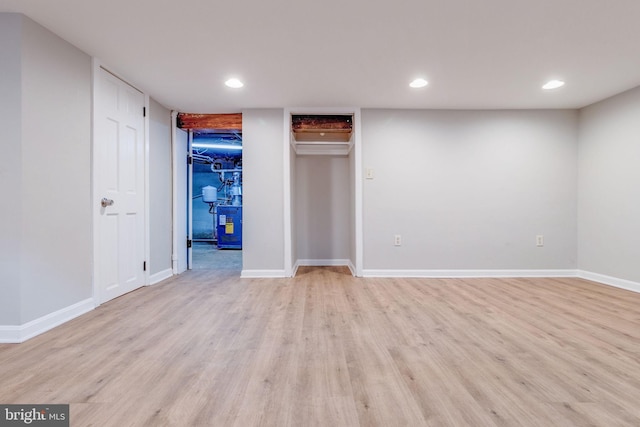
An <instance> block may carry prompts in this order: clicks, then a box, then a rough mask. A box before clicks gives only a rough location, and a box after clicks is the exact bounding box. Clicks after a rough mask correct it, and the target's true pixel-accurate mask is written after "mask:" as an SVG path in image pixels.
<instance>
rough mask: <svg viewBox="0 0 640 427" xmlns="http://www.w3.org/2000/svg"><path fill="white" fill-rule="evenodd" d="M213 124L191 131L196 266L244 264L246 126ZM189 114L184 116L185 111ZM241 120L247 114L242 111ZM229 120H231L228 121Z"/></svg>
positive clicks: (239, 266) (193, 266)
mask: <svg viewBox="0 0 640 427" xmlns="http://www.w3.org/2000/svg"><path fill="white" fill-rule="evenodd" d="M202 116H204V117H205V118H206V119H208V122H207V123H209V124H208V126H212V124H213V125H215V126H217V127H208V128H203V127H202V126H205V125H207V124H206V123H203V124H201V126H200V127H194V128H191V129H190V132H191V138H190V140H191V159H192V165H191V168H190V169H191V174H190V175H191V179H190V180H189V182H190V187H191V188H190V190H191V206H190V208H191V209H190V211H191V215H190V218H191V220H190V221H191V227H190V228H191V241H192V244H191V262H190V266H189V268H191V269H215V270H236V271H241V270H242V213H243V212H242V209H243V206H242V181H243V180H242V173H243V170H242V128H241V127H239V126H235V127H234V128H220V125H219V121H216V119H228V117H227V116H229V115H215V114H213V115H202ZM183 120H184V117H183ZM240 124H241V116H240ZM224 126H229V125H228V123H226V124H224Z"/></svg>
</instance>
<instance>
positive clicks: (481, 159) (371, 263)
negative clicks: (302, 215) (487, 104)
mask: <svg viewBox="0 0 640 427" xmlns="http://www.w3.org/2000/svg"><path fill="white" fill-rule="evenodd" d="M577 129H578V113H577V112H576V111H568V110H557V111H437V110H362V150H363V162H364V164H363V168H373V169H374V173H375V178H374V179H372V180H365V182H364V190H363V191H364V268H365V270H366V269H386V270H415V269H417V270H443V269H447V270H468V269H471V270H478V269H483V270H484V269H490V270H491V269H500V270H504V269H507V270H514V269H527V270H531V269H575V268H576V266H577V260H576V253H577V250H576V249H577V248H576V242H577V235H576V234H577V231H576V219H577V198H576V195H577V152H578V151H577V150H578V139H577ZM396 234H400V235H401V236H402V246H399V247H397V246H394V235H396ZM539 234H541V235H544V241H545V245H544V247H542V248H540V247H536V235H539Z"/></svg>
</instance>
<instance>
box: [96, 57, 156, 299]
mask: <svg viewBox="0 0 640 427" xmlns="http://www.w3.org/2000/svg"><path fill="white" fill-rule="evenodd" d="M94 99H95V119H94V120H95V122H94V126H95V133H94V154H93V155H94V168H95V175H94V177H95V185H94V203H96V207H97V209H98V210H99V211H98V214H97V215H96V224H95V227H96V229H95V239H96V245H95V248H96V257H95V280H96V291H97V294H98V295H97V300H98V302H99V303H103V302H105V301H109V300H111V299H113V298H116V297H118V296H120V295H122V294H125V293H127V292H130V291H132V290H134V289H137V288H139V287H141V286H143V285H144V281H145V278H144V274H145V273H144V271H145V267H146V266H145V265H144V263H145V260H144V254H145V234H144V233H145V229H144V226H145V223H144V221H145V219H144V208H145V205H144V203H145V200H144V167H145V163H144V141H145V135H144V112H143V111H144V105H145V98H144V95H143V94H142V93H141V92H140V91H138V90H137V89H135V88H133V87H131V86H130V85H128V84H127V83H125V82H123V81H122V80H120V79H118V78H117V77H115V76H113V75H112V74H110V73H109V72H107V71H105V70H104V69H102V68H99V69H98V76H97V81H96V93H95V98H94Z"/></svg>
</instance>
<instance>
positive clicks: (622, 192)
mask: <svg viewBox="0 0 640 427" xmlns="http://www.w3.org/2000/svg"><path fill="white" fill-rule="evenodd" d="M639 161H640V88H636V89H633V90H631V91H628V92H625V93H623V94H621V95H618V96H615V97H613V98H609V99H607V100H605V101H602V102H599V103H597V104H594V105H592V106H590V107H587V108H585V109H583V110H581V112H580V148H579V208H578V231H579V232H578V260H579V261H578V265H579V268H580V269H581V270H584V271H588V272H592V273H598V274H603V275H607V276H612V277H615V278H618V279H625V280H630V281H634V282H640V268H639V267H638V265H639V260H640V245H639V244H638V241H639V237H638V236H640V190H639V187H640V164H639Z"/></svg>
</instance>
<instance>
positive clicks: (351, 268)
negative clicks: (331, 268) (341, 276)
mask: <svg viewBox="0 0 640 427" xmlns="http://www.w3.org/2000/svg"><path fill="white" fill-rule="evenodd" d="M347 261H349V263H348V264H347V267H349V270H350V271H351V275H352V276H353V277H357V276H358V275H357V274H356V266H355V265H353V263H352V262H351V260H350V259H349V260H347Z"/></svg>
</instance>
